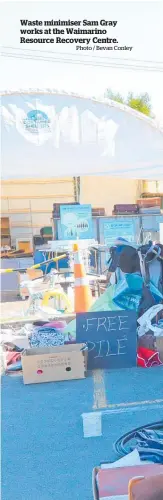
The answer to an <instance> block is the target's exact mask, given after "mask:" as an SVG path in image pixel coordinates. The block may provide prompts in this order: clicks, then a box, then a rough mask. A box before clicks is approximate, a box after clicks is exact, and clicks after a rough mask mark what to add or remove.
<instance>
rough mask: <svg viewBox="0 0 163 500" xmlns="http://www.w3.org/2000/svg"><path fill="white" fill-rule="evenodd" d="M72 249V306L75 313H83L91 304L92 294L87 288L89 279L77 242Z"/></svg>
mask: <svg viewBox="0 0 163 500" xmlns="http://www.w3.org/2000/svg"><path fill="white" fill-rule="evenodd" d="M73 251H74V278H75V288H74V307H75V312H76V313H84V312H87V311H88V310H89V308H90V307H91V305H92V295H91V291H90V288H89V281H88V278H87V276H86V272H85V269H84V264H83V260H82V257H81V254H80V251H79V246H78V244H77V243H74V245H73Z"/></svg>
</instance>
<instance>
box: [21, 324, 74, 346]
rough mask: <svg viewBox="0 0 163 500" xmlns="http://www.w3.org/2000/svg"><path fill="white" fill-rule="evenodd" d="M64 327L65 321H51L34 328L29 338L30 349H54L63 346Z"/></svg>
mask: <svg viewBox="0 0 163 500" xmlns="http://www.w3.org/2000/svg"><path fill="white" fill-rule="evenodd" d="M65 326H66V323H65V321H52V322H49V323H45V324H43V325H42V326H35V327H34V329H33V331H32V333H31V335H30V338H29V344H30V347H33V348H36V347H56V346H60V345H63V344H64V342H65V336H64V334H63V330H64V328H65Z"/></svg>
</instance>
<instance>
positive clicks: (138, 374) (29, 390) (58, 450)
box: [2, 367, 163, 500]
mask: <svg viewBox="0 0 163 500" xmlns="http://www.w3.org/2000/svg"><path fill="white" fill-rule="evenodd" d="M162 378H163V368H162V367H155V368H151V369H137V368H135V369H126V370H112V371H109V372H105V373H103V372H100V373H99V374H97V373H94V374H93V375H92V376H89V377H88V378H86V379H85V380H76V381H75V380H74V381H68V382H57V383H48V384H36V385H28V386H24V385H23V381H22V377H9V376H5V377H2V500H11V498H14V499H15V500H22V499H23V500H51V499H53V500H54V499H55V498H57V500H63V498H66V500H72V498H74V499H75V500H83V499H84V500H92V499H93V495H92V484H91V482H92V478H91V475H92V469H93V467H94V466H96V465H99V464H100V462H101V461H113V460H114V459H116V458H117V457H116V455H115V452H114V449H113V443H114V442H115V440H116V439H117V438H118V437H119V436H120V435H122V434H123V433H125V432H127V431H129V430H131V429H133V428H135V427H138V426H140V425H145V424H148V423H150V422H153V421H158V420H161V418H162V410H163V391H162ZM112 405H113V406H112ZM114 405H118V406H114ZM102 406H104V408H101V407H102ZM99 411H101V418H102V435H101V436H97V437H89V438H86V437H84V433H83V419H82V414H83V413H86V414H89V416H88V417H89V419H91V418H92V416H91V414H92V413H93V418H94V414H95V413H97V412H99ZM90 422H91V420H90ZM92 425H93V420H92ZM90 431H91V425H90Z"/></svg>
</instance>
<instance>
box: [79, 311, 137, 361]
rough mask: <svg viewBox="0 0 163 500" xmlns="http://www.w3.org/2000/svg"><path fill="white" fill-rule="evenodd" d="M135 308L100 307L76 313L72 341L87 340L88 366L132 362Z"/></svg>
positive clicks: (134, 358)
mask: <svg viewBox="0 0 163 500" xmlns="http://www.w3.org/2000/svg"><path fill="white" fill-rule="evenodd" d="M136 321H137V316H136V312H135V311H106V312H105V311H100V312H95V313H91V312H88V313H81V314H77V317H76V342H77V343H78V342H87V344H88V369H89V370H94V369H96V368H101V369H103V368H106V369H110V368H131V367H133V366H136V349H137V336H136Z"/></svg>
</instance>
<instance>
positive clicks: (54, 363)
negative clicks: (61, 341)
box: [22, 344, 88, 384]
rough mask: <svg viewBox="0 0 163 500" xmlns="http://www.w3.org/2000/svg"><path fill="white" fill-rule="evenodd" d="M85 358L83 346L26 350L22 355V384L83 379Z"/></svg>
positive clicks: (85, 368)
mask: <svg viewBox="0 0 163 500" xmlns="http://www.w3.org/2000/svg"><path fill="white" fill-rule="evenodd" d="M87 356H88V349H87V347H86V345H85V344H71V345H63V346H59V347H45V348H44V347H42V348H38V349H26V350H25V351H23V353H22V369H23V380H24V384H40V383H42V382H56V381H59V380H60V381H61V380H72V379H82V378H85V376H86V370H87Z"/></svg>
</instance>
